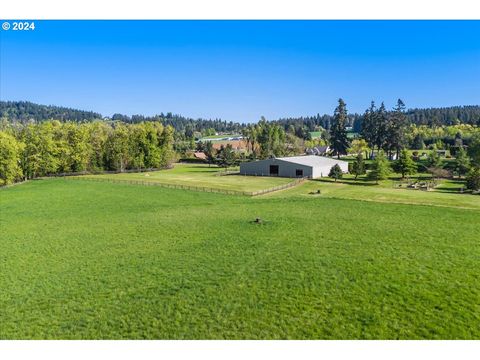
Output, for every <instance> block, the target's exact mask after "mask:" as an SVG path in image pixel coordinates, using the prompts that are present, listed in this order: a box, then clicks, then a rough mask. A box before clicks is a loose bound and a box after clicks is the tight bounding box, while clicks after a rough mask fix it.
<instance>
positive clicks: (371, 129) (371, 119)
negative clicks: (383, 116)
mask: <svg viewBox="0 0 480 360" xmlns="http://www.w3.org/2000/svg"><path fill="white" fill-rule="evenodd" d="M376 115H377V111H376V108H375V102H373V101H372V102H371V103H370V108H368V109H367V110H365V113H364V115H363V121H362V129H361V132H360V134H361V136H362V137H363V138H364V139H365V141H366V142H367V143H368V145H369V146H370V148H371V150H372V152H371V154H370V157H373V151H374V149H375V144H376V133H377V121H376Z"/></svg>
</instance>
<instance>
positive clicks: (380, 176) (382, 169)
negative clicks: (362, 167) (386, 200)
mask: <svg viewBox="0 0 480 360" xmlns="http://www.w3.org/2000/svg"><path fill="white" fill-rule="evenodd" d="M390 174H391V167H390V163H389V162H388V160H387V158H386V157H385V154H384V153H383V151H379V152H378V153H377V156H376V157H375V160H374V161H373V164H372V170H371V171H370V172H369V173H368V178H369V179H370V180H375V182H376V183H377V184H378V181H379V180H385V179H387V178H388V176H389V175H390Z"/></svg>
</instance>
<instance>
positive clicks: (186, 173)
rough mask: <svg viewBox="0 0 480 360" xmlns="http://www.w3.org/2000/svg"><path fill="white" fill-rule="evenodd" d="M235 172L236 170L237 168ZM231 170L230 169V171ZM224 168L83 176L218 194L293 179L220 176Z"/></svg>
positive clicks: (193, 167)
mask: <svg viewBox="0 0 480 360" xmlns="http://www.w3.org/2000/svg"><path fill="white" fill-rule="evenodd" d="M236 169H237V170H238V168H236ZM230 170H233V168H230ZM224 172H225V169H224V168H219V167H217V166H213V165H212V166H208V165H206V164H181V163H180V164H174V168H173V169H169V170H160V171H153V172H148V173H123V174H107V175H86V176H83V177H87V178H92V177H93V178H107V179H117V180H141V181H150V182H157V183H163V184H175V185H186V186H197V187H207V188H214V189H220V190H234V191H249V192H251V191H258V190H264V189H269V188H273V187H275V186H280V185H285V184H288V183H290V182H292V181H293V179H288V178H279V177H276V178H275V177H262V176H242V175H220V174H221V173H224Z"/></svg>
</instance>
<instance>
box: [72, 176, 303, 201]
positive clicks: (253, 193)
mask: <svg viewBox="0 0 480 360" xmlns="http://www.w3.org/2000/svg"><path fill="white" fill-rule="evenodd" d="M64 179H65V180H67V179H68V180H83V181H95V182H108V183H114V184H130V185H144V186H160V187H164V188H169V189H182V190H192V191H201V192H209V193H219V194H227V195H244V196H258V195H264V194H268V193H271V192H274V191H279V190H284V189H288V188H291V187H294V186H297V185H299V184H301V183H303V182H304V181H305V178H300V179H296V180H294V181H292V182H290V183H288V184H284V185H280V186H275V187H272V188H269V189H263V190H257V191H239V190H227V189H219V188H211V187H206V186H193V185H182V184H169V183H160V182H155V181H142V180H120V179H109V178H100V177H86V176H75V175H72V176H68V177H64Z"/></svg>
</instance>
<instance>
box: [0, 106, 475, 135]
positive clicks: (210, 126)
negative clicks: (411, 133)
mask: <svg viewBox="0 0 480 360" xmlns="http://www.w3.org/2000/svg"><path fill="white" fill-rule="evenodd" d="M405 115H406V119H407V121H408V122H409V123H411V124H415V125H426V126H432V127H433V126H450V125H459V124H470V125H480V106H479V105H472V106H451V107H444V108H425V109H409V110H406V112H405ZM0 117H3V118H7V119H8V120H10V121H20V122H23V123H25V122H28V121H31V120H33V121H37V122H41V121H46V120H60V121H74V122H85V121H92V120H95V119H102V118H103V117H102V115H101V114H99V113H95V112H93V111H84V110H76V109H71V108H66V107H60V106H50V105H39V104H34V103H31V102H27V101H0ZM105 120H107V121H108V120H111V121H122V122H125V123H132V124H135V123H141V122H148V121H155V122H160V123H162V124H163V125H164V126H168V125H170V126H172V127H173V128H174V129H175V131H176V133H177V135H179V134H181V135H183V136H184V137H185V138H191V137H192V136H194V134H195V133H201V134H205V133H208V131H210V132H212V131H214V132H225V133H227V132H230V133H232V132H233V133H240V132H241V131H242V130H243V129H245V127H246V126H247V124H244V123H238V122H232V121H225V120H221V119H201V118H199V119H193V118H189V117H185V116H182V115H178V114H172V113H171V112H168V113H160V114H159V115H155V116H143V115H132V116H128V115H123V114H114V115H113V116H112V117H111V119H110V118H105ZM255 120H256V119H255ZM332 120H333V115H328V114H325V115H320V114H317V115H314V116H304V117H303V116H302V117H292V118H282V119H278V120H275V122H276V123H277V124H278V125H280V126H283V128H284V129H285V130H288V129H289V128H291V127H292V126H293V127H294V128H296V129H300V128H301V129H303V130H304V131H307V132H308V131H315V130H317V129H318V128H319V127H321V128H323V129H326V130H329V129H330V126H331V123H332ZM362 122H363V115H362V114H356V113H355V114H348V115H347V122H346V126H348V127H351V128H352V130H353V131H354V132H360V131H361V129H362ZM299 131H301V130H299ZM299 135H301V133H299ZM300 137H302V136H300Z"/></svg>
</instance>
